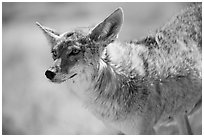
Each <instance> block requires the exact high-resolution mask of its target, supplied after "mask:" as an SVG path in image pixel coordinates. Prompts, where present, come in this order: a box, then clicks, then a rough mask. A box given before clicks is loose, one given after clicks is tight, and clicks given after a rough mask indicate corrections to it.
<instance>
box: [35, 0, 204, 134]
mask: <svg viewBox="0 0 204 137" xmlns="http://www.w3.org/2000/svg"><path fill="white" fill-rule="evenodd" d="M201 10H202V5H201V4H199V3H196V4H194V5H193V6H190V7H187V8H186V9H184V10H183V11H181V12H180V13H179V14H177V15H176V16H175V17H173V18H172V19H171V20H170V21H169V22H168V23H167V24H166V25H164V26H163V27H161V28H159V29H158V30H157V32H155V34H154V35H151V36H147V37H145V38H143V39H141V40H135V41H131V42H119V41H118V40H117V36H118V34H119V31H120V29H121V26H122V24H123V11H122V9H121V8H118V9H116V10H115V11H114V12H113V13H112V14H111V15H109V16H108V17H107V18H106V19H105V20H104V21H102V22H101V23H99V24H98V25H96V27H94V28H93V29H90V31H89V32H85V31H83V30H74V31H72V32H65V33H63V34H59V33H57V32H55V31H53V30H52V29H49V28H47V27H44V26H42V25H41V24H39V23H37V25H38V26H39V27H40V28H41V30H42V31H43V32H44V34H45V36H46V37H47V39H48V41H49V42H50V45H51V53H52V57H53V60H54V64H53V65H52V66H51V67H50V68H49V69H48V70H47V71H46V72H45V75H46V77H47V78H48V79H49V80H50V81H52V82H55V83H61V82H65V81H67V83H68V84H69V88H70V89H72V90H74V91H75V92H76V94H77V95H78V96H79V98H80V99H81V100H82V101H83V102H84V103H85V104H86V106H87V108H88V109H89V110H90V111H91V112H93V114H94V115H95V116H96V117H98V118H99V119H101V120H102V121H103V122H104V123H105V124H107V125H109V126H112V127H114V128H116V129H118V130H120V131H121V132H122V133H124V134H156V133H157V130H156V129H157V127H158V126H161V125H163V124H168V123H170V122H172V121H176V122H177V125H178V128H179V131H180V134H193V132H192V130H191V125H190V124H189V121H188V116H189V115H191V114H192V113H194V112H195V111H196V110H197V109H200V106H201V104H202V93H201V92H202V77H201V69H202V61H201V60H202V57H201V56H202V52H201V50H202V11H201Z"/></svg>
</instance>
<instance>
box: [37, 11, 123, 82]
mask: <svg viewBox="0 0 204 137" xmlns="http://www.w3.org/2000/svg"><path fill="white" fill-rule="evenodd" d="M122 22H123V12H122V9H121V8H118V9H117V10H115V11H114V12H113V13H112V14H111V15H109V16H108V17H107V18H106V19H105V20H104V21H102V22H101V23H99V24H98V25H97V26H96V27H95V28H93V29H92V30H91V31H90V32H89V33H88V34H87V33H86V34H85V33H82V31H79V30H78V31H72V32H66V33H63V34H59V33H57V32H55V31H53V30H52V29H49V28H47V27H44V26H42V25H40V24H39V23H38V22H37V23H36V24H37V25H38V26H39V27H40V29H41V30H42V31H43V32H44V34H45V36H46V38H47V39H48V41H49V43H50V45H51V53H52V58H53V60H54V64H53V65H52V66H51V67H50V68H49V69H48V70H47V71H46V72H45V75H46V77H47V78H48V79H50V80H51V81H52V82H57V83H61V82H63V81H66V80H68V79H71V78H73V77H75V76H77V75H78V74H80V73H82V72H85V71H86V70H87V69H90V67H96V66H97V65H98V62H99V60H100V58H101V54H102V52H103V50H104V48H105V47H106V46H107V45H108V44H110V43H111V42H113V41H114V40H115V39H116V37H117V35H118V33H119V30H120V28H121V25H122Z"/></svg>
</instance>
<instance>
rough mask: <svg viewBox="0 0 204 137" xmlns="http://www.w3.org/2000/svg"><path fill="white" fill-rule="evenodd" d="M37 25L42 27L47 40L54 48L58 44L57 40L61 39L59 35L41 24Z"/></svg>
mask: <svg viewBox="0 0 204 137" xmlns="http://www.w3.org/2000/svg"><path fill="white" fill-rule="evenodd" d="M36 25H37V26H38V27H40V29H41V30H42V31H43V32H44V34H45V36H46V38H47V40H48V41H49V43H50V44H51V46H54V45H56V44H57V40H58V39H59V35H60V34H59V33H57V32H55V31H53V30H52V29H50V28H47V27H44V26H42V25H41V24H40V23H38V22H36Z"/></svg>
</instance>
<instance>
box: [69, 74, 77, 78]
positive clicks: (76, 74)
mask: <svg viewBox="0 0 204 137" xmlns="http://www.w3.org/2000/svg"><path fill="white" fill-rule="evenodd" d="M76 75H77V73H75V74H73V75H71V76H70V77H69V79H71V78H73V77H74V76H76Z"/></svg>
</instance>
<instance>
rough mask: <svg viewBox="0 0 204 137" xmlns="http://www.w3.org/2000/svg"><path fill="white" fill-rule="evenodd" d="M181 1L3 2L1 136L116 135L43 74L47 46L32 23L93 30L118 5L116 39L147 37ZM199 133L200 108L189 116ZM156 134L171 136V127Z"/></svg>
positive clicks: (173, 130) (47, 59) (48, 59)
mask: <svg viewBox="0 0 204 137" xmlns="http://www.w3.org/2000/svg"><path fill="white" fill-rule="evenodd" d="M186 4H187V3H3V6H2V7H3V10H2V16H3V17H2V23H3V24H2V26H3V32H2V35H3V37H2V38H3V42H2V49H3V55H2V71H3V73H2V78H3V79H2V85H3V87H2V92H3V93H2V100H3V107H2V122H3V125H2V128H3V129H2V132H3V134H116V133H117V131H115V130H114V129H111V128H110V127H106V126H104V125H103V123H102V122H100V121H99V120H97V119H96V118H95V117H94V116H93V115H92V114H91V113H90V112H88V110H86V109H85V108H84V107H83V105H82V104H81V102H80V100H78V99H77V97H76V96H75V95H74V94H73V93H72V92H70V91H69V88H68V86H67V85H66V83H63V84H53V83H51V82H49V81H48V80H47V79H46V78H45V76H44V72H45V70H46V69H47V68H48V67H49V66H50V65H51V64H52V59H51V55H50V51H49V50H50V48H49V46H48V43H47V41H46V39H45V37H44V36H43V34H42V32H41V31H40V30H39V29H38V28H37V26H36V25H35V21H39V22H41V23H42V24H46V26H49V27H51V28H54V29H56V30H58V31H59V32H64V31H67V30H70V29H73V28H75V27H86V26H94V25H95V24H97V23H99V22H100V21H102V20H103V19H104V18H105V17H106V16H108V15H109V14H110V13H111V12H113V11H114V10H115V9H116V8H117V7H122V8H123V10H124V14H125V21H124V24H123V27H122V30H121V32H120V35H119V39H120V40H131V39H138V38H141V37H143V36H147V35H148V34H151V33H152V32H154V31H155V30H156V28H158V27H159V26H161V25H162V24H164V23H165V22H166V21H168V20H169V19H170V17H171V16H172V15H174V14H175V13H177V12H178V11H180V10H181V9H182V8H183V7H185V6H186ZM191 124H192V128H193V131H194V132H195V133H196V134H201V131H202V128H201V125H202V121H201V110H200V111H199V112H198V113H197V114H196V115H194V116H193V117H192V118H191ZM159 133H160V134H176V133H177V128H176V127H175V126H169V127H162V128H161V130H160V132H159Z"/></svg>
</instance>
